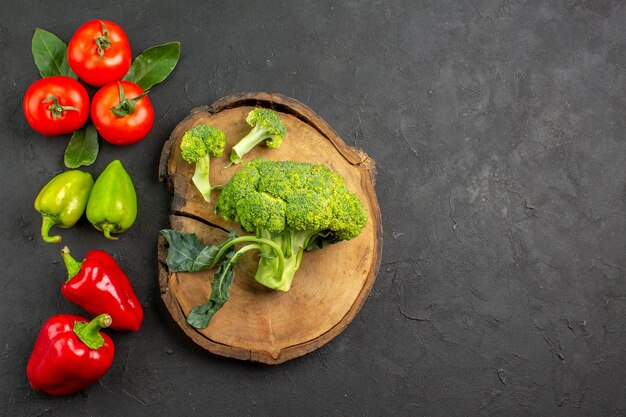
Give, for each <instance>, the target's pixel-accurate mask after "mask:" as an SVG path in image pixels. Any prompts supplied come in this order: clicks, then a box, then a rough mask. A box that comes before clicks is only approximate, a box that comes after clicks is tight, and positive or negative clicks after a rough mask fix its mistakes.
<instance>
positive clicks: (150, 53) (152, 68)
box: [124, 42, 180, 90]
mask: <svg viewBox="0 0 626 417" xmlns="http://www.w3.org/2000/svg"><path fill="white" fill-rule="evenodd" d="M179 57H180V43H179V42H171V43H166V44H164V45H158V46H153V47H151V48H148V49H146V50H145V51H143V52H142V53H141V54H140V55H139V56H138V57H137V58H135V59H134V60H133V63H132V64H131V66H130V69H129V70H128V72H127V73H126V75H125V76H124V80H126V81H131V82H133V83H135V84H137V85H138V86H140V87H141V88H143V89H144V90H148V89H149V88H151V87H152V86H153V85H155V84H158V83H160V82H161V81H163V80H165V79H166V78H167V76H168V75H170V73H171V72H172V71H173V70H174V67H176V64H177V63H178V58H179Z"/></svg>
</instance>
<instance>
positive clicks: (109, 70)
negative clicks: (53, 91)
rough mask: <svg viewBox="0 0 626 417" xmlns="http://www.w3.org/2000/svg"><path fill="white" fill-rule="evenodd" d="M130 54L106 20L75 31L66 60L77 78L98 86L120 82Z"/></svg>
mask: <svg viewBox="0 0 626 417" xmlns="http://www.w3.org/2000/svg"><path fill="white" fill-rule="evenodd" d="M131 59H132V54H131V51H130V44H129V43H128V37H127V36H126V33H124V31H123V30H122V28H121V27H119V26H118V25H116V24H115V23H113V22H110V21H108V20H92V21H90V22H87V23H85V24H84V25H82V26H81V27H79V28H78V30H77V31H76V33H74V36H72V39H71V40H70V44H69V45H68V47H67V60H68V61H69V64H70V67H71V68H72V70H73V71H74V72H75V73H76V75H78V78H80V79H81V80H83V81H85V82H86V83H87V84H91V85H95V86H101V85H105V84H108V83H110V82H113V81H118V80H121V79H122V78H123V77H124V75H126V73H127V72H128V69H129V68H130V62H131Z"/></svg>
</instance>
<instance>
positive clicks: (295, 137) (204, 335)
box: [158, 93, 382, 364]
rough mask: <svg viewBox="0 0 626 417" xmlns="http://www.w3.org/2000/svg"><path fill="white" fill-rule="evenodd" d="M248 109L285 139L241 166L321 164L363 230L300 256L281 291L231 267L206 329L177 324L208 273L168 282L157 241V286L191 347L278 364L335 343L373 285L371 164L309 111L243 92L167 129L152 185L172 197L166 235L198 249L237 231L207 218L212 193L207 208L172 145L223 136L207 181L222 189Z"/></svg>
mask: <svg viewBox="0 0 626 417" xmlns="http://www.w3.org/2000/svg"><path fill="white" fill-rule="evenodd" d="M255 106H261V107H267V108H272V109H274V110H276V111H278V112H279V113H280V116H281V119H282V120H283V122H284V123H285V126H286V128H287V132H288V133H287V135H286V136H285V139H284V142H283V144H282V146H281V147H280V148H279V149H268V148H266V147H264V146H259V147H257V148H255V149H254V150H253V151H252V152H250V153H249V154H248V155H247V156H246V158H245V160H251V159H253V158H254V157H257V156H262V157H266V158H268V159H274V160H295V161H305V162H312V163H321V164H325V165H327V166H329V167H330V168H331V169H332V170H334V171H336V172H338V173H339V174H341V175H342V176H343V177H344V178H345V180H346V184H347V186H348V188H349V189H350V190H351V191H353V192H354V193H355V194H356V195H357V196H358V197H359V198H360V199H361V201H362V202H363V203H364V204H365V206H366V208H367V211H368V222H367V225H366V227H365V228H364V230H363V232H362V233H361V234H360V235H359V236H358V237H357V238H355V239H353V240H351V241H344V242H340V243H337V244H335V245H331V246H329V247H327V248H325V249H324V250H322V251H314V252H307V253H305V254H304V256H303V261H302V265H301V267H300V269H299V270H298V272H297V273H296V276H295V278H294V281H293V284H292V288H291V290H290V291H289V292H287V293H283V292H280V291H272V290H269V289H267V288H265V287H263V286H262V285H260V284H258V283H257V282H256V281H255V280H254V274H255V271H256V266H257V259H256V254H255V253H247V254H246V255H244V256H243V257H242V258H241V259H240V261H239V263H238V265H237V267H236V268H235V280H234V282H233V285H232V287H231V298H230V301H228V302H227V303H226V304H225V305H224V307H223V308H222V309H221V310H220V311H219V312H218V313H216V314H215V316H214V317H213V319H212V320H211V322H210V324H209V326H208V327H207V328H206V329H202V330H199V329H194V328H193V327H191V326H189V325H188V324H187V321H186V316H187V314H188V313H189V312H190V310H191V309H192V308H193V307H194V306H195V305H198V304H203V303H205V302H206V300H207V298H208V297H209V295H210V284H211V279H212V277H213V273H214V272H215V271H214V270H209V271H203V272H198V273H173V274H169V273H168V271H167V266H166V265H165V257H166V255H167V252H166V242H165V240H164V239H163V238H160V239H159V245H158V252H159V253H158V255H159V258H158V259H159V285H160V288H161V294H162V298H163V300H164V302H165V304H166V306H167V308H168V310H169V311H170V313H171V314H172V317H173V318H174V320H175V321H176V322H177V323H178V324H179V326H180V327H181V328H182V329H183V331H184V332H185V333H186V334H187V335H188V336H189V337H191V339H193V340H194V341H195V342H196V343H197V344H199V345H200V346H202V347H204V348H205V349H207V350H209V351H210V352H213V353H215V354H218V355H223V356H228V357H233V358H237V359H245V360H252V361H258V362H263V363H267V364H278V363H282V362H284V361H287V360H289V359H292V358H295V357H299V356H301V355H303V354H305V353H308V352H311V351H313V350H315V349H317V348H318V347H320V346H322V345H323V344H325V343H327V342H328V341H330V340H331V339H333V338H334V337H335V336H337V335H338V334H339V333H340V332H341V331H342V330H343V329H345V327H346V326H347V325H348V324H349V323H350V322H351V321H352V319H353V318H354V317H355V316H356V314H357V313H358V311H359V310H360V308H361V306H362V305H363V303H364V301H365V299H366V298H367V295H368V294H369V292H370V289H371V288H372V285H373V283H374V281H375V279H376V275H377V273H378V268H379V265H380V259H381V251H382V226H381V221H380V210H379V207H378V201H377V199H376V195H375V192H374V183H375V164H374V161H372V160H371V158H369V157H368V156H367V155H366V154H365V153H364V152H362V151H360V150H356V149H353V148H350V147H348V146H347V145H346V144H345V143H344V142H343V141H342V140H341V138H339V136H338V135H337V134H336V132H335V131H334V130H332V128H331V127H330V126H329V125H328V124H327V123H326V122H325V121H324V120H322V119H321V118H320V117H319V116H317V115H316V114H315V113H314V112H313V111H312V110H310V109H309V108H307V107H306V106H304V105H303V104H302V103H299V102H298V101H296V100H293V99H290V98H287V97H284V96H281V95H277V94H270V93H246V94H238V95H232V96H228V97H225V98H222V99H220V100H218V101H217V102H215V103H213V104H212V105H211V106H206V107H199V108H196V109H194V110H192V112H191V114H190V115H189V116H188V117H187V118H186V119H184V120H183V121H182V122H180V123H179V124H178V126H176V128H175V129H174V131H173V132H172V134H171V136H170V139H169V140H168V141H167V142H166V143H165V145H164V147H163V152H162V155H161V161H160V165H159V176H160V178H161V180H162V181H165V182H166V184H167V186H168V190H169V191H170V192H171V193H172V194H173V197H172V204H171V216H170V226H171V228H173V229H177V230H182V231H185V232H193V233H196V234H197V235H198V237H199V239H200V240H201V241H202V242H203V243H204V244H215V243H217V242H221V241H223V240H224V239H225V238H226V234H227V233H226V230H231V229H235V230H237V232H238V233H242V231H241V229H240V228H239V227H238V225H236V224H234V223H230V222H226V221H225V220H223V219H222V218H221V217H219V216H217V215H216V214H215V213H214V207H215V201H216V200H217V197H218V193H217V192H215V193H213V196H212V197H213V198H212V201H211V203H206V202H205V201H204V199H203V198H202V196H201V195H200V193H199V192H198V191H197V190H196V188H195V187H194V185H193V183H192V182H191V176H192V175H193V169H194V167H193V166H192V165H189V164H187V163H186V162H185V161H183V160H182V158H181V156H180V149H179V141H180V139H181V137H182V135H183V133H184V132H185V131H187V130H188V129H190V128H191V127H193V126H195V125H197V124H202V123H206V124H210V125H212V126H215V127H218V128H220V129H221V130H223V131H224V133H225V134H226V137H227V145H226V151H225V152H224V155H223V156H222V157H221V158H215V159H212V160H211V181H212V183H213V184H218V183H222V184H224V183H226V182H227V181H228V180H229V179H230V177H231V176H232V175H233V174H234V173H235V172H237V170H238V169H240V168H241V165H238V166H233V167H230V168H226V169H225V168H224V167H226V166H227V165H228V151H229V150H230V148H231V147H232V146H233V145H234V144H235V143H236V142H237V141H238V140H239V138H241V137H243V136H244V135H245V134H246V133H247V132H248V130H249V129H250V128H249V126H248V125H247V124H246V123H245V117H246V115H247V113H248V112H249V111H250V110H251V109H252V108H254V107H255Z"/></svg>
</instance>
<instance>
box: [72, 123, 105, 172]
mask: <svg viewBox="0 0 626 417" xmlns="http://www.w3.org/2000/svg"><path fill="white" fill-rule="evenodd" d="M98 150H99V145H98V133H97V132H96V128H95V127H94V125H93V124H92V123H88V124H87V125H86V126H85V127H84V128H82V129H79V130H77V131H75V132H74V133H73V134H72V139H70V143H69V144H68V145H67V148H66V149H65V155H64V157H63V161H64V162H65V166H66V167H68V168H78V167H79V166H81V165H91V164H93V163H94V162H95V160H96V158H97V157H98Z"/></svg>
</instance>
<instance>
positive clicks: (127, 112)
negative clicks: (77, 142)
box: [91, 81, 154, 145]
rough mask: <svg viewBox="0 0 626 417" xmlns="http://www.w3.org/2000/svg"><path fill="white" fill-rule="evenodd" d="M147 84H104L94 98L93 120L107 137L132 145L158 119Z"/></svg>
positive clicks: (107, 139) (111, 141) (113, 141)
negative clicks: (145, 88)
mask: <svg viewBox="0 0 626 417" xmlns="http://www.w3.org/2000/svg"><path fill="white" fill-rule="evenodd" d="M145 94H146V93H145V92H144V90H143V88H141V87H139V86H138V85H137V84H135V83H131V82H129V81H120V82H117V83H111V84H108V85H105V86H104V87H102V88H101V89H100V90H99V91H98V92H97V93H96V95H95V96H94V97H93V100H92V102H91V120H92V121H93V124H94V125H95V126H96V130H97V131H98V133H99V134H100V136H102V138H103V139H104V140H106V141H107V142H109V143H112V144H113V145H130V144H131V143H135V142H138V141H140V140H141V139H143V138H144V137H145V136H146V135H147V134H148V132H150V129H151V128H152V124H153V123H154V109H153V108H152V103H151V102H150V98H149V97H148V96H147V95H145Z"/></svg>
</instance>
